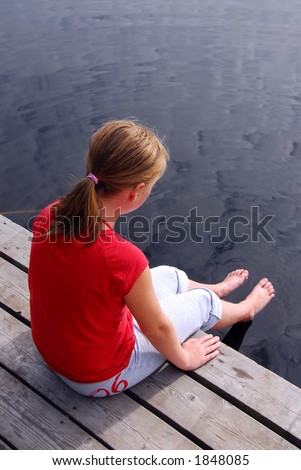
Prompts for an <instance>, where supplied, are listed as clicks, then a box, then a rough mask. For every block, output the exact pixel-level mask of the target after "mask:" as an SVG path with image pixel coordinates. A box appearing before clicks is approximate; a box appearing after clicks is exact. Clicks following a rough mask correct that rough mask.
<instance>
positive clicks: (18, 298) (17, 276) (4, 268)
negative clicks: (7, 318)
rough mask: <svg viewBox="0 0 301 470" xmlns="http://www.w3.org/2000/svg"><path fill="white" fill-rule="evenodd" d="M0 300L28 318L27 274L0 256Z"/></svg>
mask: <svg viewBox="0 0 301 470" xmlns="http://www.w3.org/2000/svg"><path fill="white" fill-rule="evenodd" d="M0 300H1V302H2V303H3V304H5V305H6V306H8V307H9V308H11V309H12V310H14V311H15V312H20V315H21V316H22V317H24V318H26V319H27V320H30V310H29V290H28V277H27V274H26V273H25V272H23V271H21V270H20V269H18V268H17V267H16V266H14V265H13V264H11V263H9V262H8V261H6V260H5V259H3V258H0Z"/></svg>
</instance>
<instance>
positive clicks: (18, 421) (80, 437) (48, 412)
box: [0, 369, 105, 450]
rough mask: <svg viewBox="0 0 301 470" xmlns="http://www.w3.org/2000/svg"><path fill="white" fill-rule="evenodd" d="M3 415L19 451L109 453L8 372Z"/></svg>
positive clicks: (1, 392) (1, 397)
mask: <svg viewBox="0 0 301 470" xmlns="http://www.w3.org/2000/svg"><path fill="white" fill-rule="evenodd" d="M0 414H1V427H2V428H3V429H2V432H3V434H5V436H6V437H7V440H9V442H11V443H12V444H13V445H14V446H15V447H17V448H18V449H23V450H25V449H43V450H46V449H81V450H83V449H90V450H91V449H98V450H100V449H105V447H104V446H103V445H102V444H100V443H99V442H98V441H97V440H96V439H94V438H93V437H91V436H90V435H89V434H87V433H86V432H85V431H84V430H83V429H81V428H79V427H78V426H77V425H76V424H74V423H73V422H72V421H70V420H69V419H68V418H67V417H66V416H64V415H63V414H62V413H60V412H59V411H58V410H56V409H55V408H53V407H52V406H51V405H49V404H48V403H47V402H45V400H43V399H42V398H41V397H39V396H38V395H36V394H35V393H34V392H33V391H32V390H30V389H29V388H28V387H26V386H25V385H24V384H23V383H21V382H20V381H19V380H18V379H16V378H15V377H14V376H12V375H11V374H9V373H8V372H7V371H5V370H4V369H0Z"/></svg>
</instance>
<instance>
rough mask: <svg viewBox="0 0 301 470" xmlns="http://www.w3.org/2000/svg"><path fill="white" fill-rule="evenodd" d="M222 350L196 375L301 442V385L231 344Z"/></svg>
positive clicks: (197, 371) (195, 373)
mask: <svg viewBox="0 0 301 470" xmlns="http://www.w3.org/2000/svg"><path fill="white" fill-rule="evenodd" d="M198 335H199V333H198ZM220 351H221V354H220V355H219V356H218V357H217V358H216V359H215V360H214V361H212V362H209V363H207V364H206V365H205V366H203V367H201V368H199V369H198V370H196V371H194V372H193V373H192V376H193V377H198V378H199V379H200V380H204V379H205V380H206V381H207V382H209V383H210V386H211V387H212V385H213V386H214V387H215V390H220V393H221V394H222V395H224V396H225V394H228V395H229V396H231V397H233V398H234V399H235V400H237V401H238V402H240V406H241V407H242V409H245V410H247V411H248V412H250V410H254V412H255V413H256V415H259V416H260V417H261V419H262V420H263V421H264V420H268V421H270V423H272V424H271V426H272V427H273V426H274V427H275V429H276V428H280V429H281V430H283V434H285V433H288V434H290V435H291V436H292V437H295V438H296V445H299V446H300V444H301V389H300V388H298V387H296V386H295V385H293V384H291V383H289V382H287V381H286V380H284V379H283V378H281V377H279V376H278V375H276V374H274V373H273V372H271V371H269V370H267V369H265V368H264V367H262V366H260V365H259V364H257V363H256V362H254V361H253V360H251V359H249V358H247V357H246V356H244V355H242V354H239V353H238V352H237V351H234V350H233V349H232V348H230V347H228V346H225V345H222V347H221V350H220ZM251 414H252V411H251ZM297 441H298V442H299V443H298V442H297Z"/></svg>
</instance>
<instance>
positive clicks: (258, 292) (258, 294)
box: [244, 277, 275, 321]
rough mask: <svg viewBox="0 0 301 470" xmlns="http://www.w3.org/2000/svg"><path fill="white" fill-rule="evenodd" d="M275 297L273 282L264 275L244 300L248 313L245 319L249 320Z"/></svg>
mask: <svg viewBox="0 0 301 470" xmlns="http://www.w3.org/2000/svg"><path fill="white" fill-rule="evenodd" d="M274 297H275V289H274V286H273V284H272V283H271V282H270V281H269V280H268V279H267V278H266V277H264V278H263V279H261V280H260V281H259V282H258V284H257V285H256V286H255V287H254V289H253V290H252V292H251V293H250V294H249V295H248V297H247V298H246V300H245V301H244V302H246V303H247V305H248V312H249V313H248V314H247V316H246V318H245V321H250V320H252V319H253V318H254V316H255V315H256V313H258V312H260V311H261V310H262V309H263V308H264V307H265V306H266V305H267V304H268V303H269V302H270V301H271V300H272V299H273V298H274Z"/></svg>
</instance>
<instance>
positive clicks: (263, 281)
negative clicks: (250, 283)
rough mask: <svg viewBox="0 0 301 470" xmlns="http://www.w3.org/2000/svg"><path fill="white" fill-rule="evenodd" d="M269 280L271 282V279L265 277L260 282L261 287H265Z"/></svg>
mask: <svg viewBox="0 0 301 470" xmlns="http://www.w3.org/2000/svg"><path fill="white" fill-rule="evenodd" d="M267 282H269V280H268V279H267V278H266V277H264V278H262V279H261V280H260V281H259V283H258V284H259V285H260V287H265V286H266V284H267Z"/></svg>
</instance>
